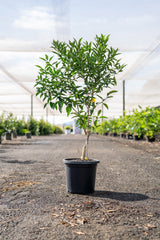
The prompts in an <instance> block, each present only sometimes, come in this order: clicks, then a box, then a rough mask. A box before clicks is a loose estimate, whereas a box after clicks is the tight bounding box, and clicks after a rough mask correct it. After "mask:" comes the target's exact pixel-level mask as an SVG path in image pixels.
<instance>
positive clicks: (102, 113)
mask: <svg viewBox="0 0 160 240" xmlns="http://www.w3.org/2000/svg"><path fill="white" fill-rule="evenodd" d="M102 116H103V103H102ZM101 122H103V118H102V120H101Z"/></svg>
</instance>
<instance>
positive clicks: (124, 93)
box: [123, 80, 125, 117]
mask: <svg viewBox="0 0 160 240" xmlns="http://www.w3.org/2000/svg"><path fill="white" fill-rule="evenodd" d="M124 116H125V80H123V117H124Z"/></svg>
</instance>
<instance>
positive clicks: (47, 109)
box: [46, 108, 48, 122]
mask: <svg viewBox="0 0 160 240" xmlns="http://www.w3.org/2000/svg"><path fill="white" fill-rule="evenodd" d="M46 122H48V108H46Z"/></svg>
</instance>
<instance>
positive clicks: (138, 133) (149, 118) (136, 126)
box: [93, 107, 160, 141]
mask: <svg viewBox="0 0 160 240" xmlns="http://www.w3.org/2000/svg"><path fill="white" fill-rule="evenodd" d="M93 131H94V132H96V133H98V134H111V135H120V136H121V137H126V138H135V139H143V138H144V137H145V138H147V139H148V140H149V141H154V140H155V138H156V137H159V136H160V108H155V107H147V108H146V109H142V108H141V107H139V109H135V110H133V112H132V113H131V114H127V115H125V116H123V117H122V116H120V117H119V118H117V119H111V120H107V121H104V122H102V123H101V124H100V125H99V126H98V127H96V128H94V129H93Z"/></svg>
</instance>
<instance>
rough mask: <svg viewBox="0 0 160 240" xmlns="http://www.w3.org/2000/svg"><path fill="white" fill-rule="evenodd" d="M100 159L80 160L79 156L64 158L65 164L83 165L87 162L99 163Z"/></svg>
mask: <svg viewBox="0 0 160 240" xmlns="http://www.w3.org/2000/svg"><path fill="white" fill-rule="evenodd" d="M99 162H100V161H99V160H97V159H92V158H91V159H90V160H89V161H88V160H84V161H82V160H80V159H79V158H64V159H63V163H65V164H82V165H85V164H97V163H99Z"/></svg>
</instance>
